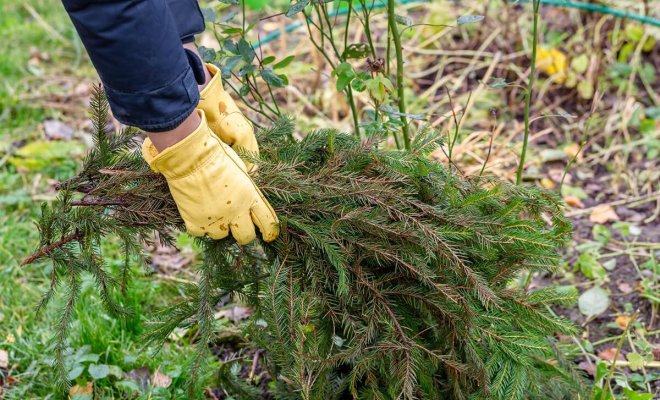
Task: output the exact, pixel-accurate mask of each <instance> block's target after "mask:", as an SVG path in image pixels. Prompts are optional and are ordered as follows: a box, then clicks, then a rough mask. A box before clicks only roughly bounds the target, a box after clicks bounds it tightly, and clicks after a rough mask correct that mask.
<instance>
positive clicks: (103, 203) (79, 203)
mask: <svg viewBox="0 0 660 400" xmlns="http://www.w3.org/2000/svg"><path fill="white" fill-rule="evenodd" d="M71 205H72V206H83V207H84V206H123V205H126V202H125V201H122V200H103V199H93V200H80V201H72V202H71Z"/></svg>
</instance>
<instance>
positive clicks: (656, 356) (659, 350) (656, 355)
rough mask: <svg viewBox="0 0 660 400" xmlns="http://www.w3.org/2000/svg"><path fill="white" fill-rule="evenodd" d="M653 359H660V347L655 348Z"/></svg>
mask: <svg viewBox="0 0 660 400" xmlns="http://www.w3.org/2000/svg"><path fill="white" fill-rule="evenodd" d="M653 359H654V360H656V361H658V360H660V347H654V348H653Z"/></svg>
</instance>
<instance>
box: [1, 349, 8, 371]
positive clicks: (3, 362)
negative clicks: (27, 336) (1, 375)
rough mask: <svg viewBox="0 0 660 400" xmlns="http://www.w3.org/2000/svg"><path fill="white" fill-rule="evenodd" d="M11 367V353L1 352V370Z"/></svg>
mask: <svg viewBox="0 0 660 400" xmlns="http://www.w3.org/2000/svg"><path fill="white" fill-rule="evenodd" d="M8 367H9V353H7V350H0V368H8Z"/></svg>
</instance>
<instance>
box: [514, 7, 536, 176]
mask: <svg viewBox="0 0 660 400" xmlns="http://www.w3.org/2000/svg"><path fill="white" fill-rule="evenodd" d="M533 8H534V28H533V31H532V60H531V66H530V72H529V81H528V83H527V91H526V92H525V115H524V118H525V133H524V135H523V147H522V150H521V152H520V161H519V163H518V172H517V173H516V185H520V184H521V183H522V174H523V168H524V166H525V156H526V154H527V143H528V142H529V113H530V108H531V104H532V89H533V88H534V79H535V75H536V50H537V48H538V28H539V9H540V8H541V0H534V3H533Z"/></svg>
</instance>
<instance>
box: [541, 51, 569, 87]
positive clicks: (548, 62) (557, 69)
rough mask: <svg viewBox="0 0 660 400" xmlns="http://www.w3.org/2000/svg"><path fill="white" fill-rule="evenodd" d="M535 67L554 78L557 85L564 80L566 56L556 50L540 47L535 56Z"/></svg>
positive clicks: (566, 65)
mask: <svg viewBox="0 0 660 400" xmlns="http://www.w3.org/2000/svg"><path fill="white" fill-rule="evenodd" d="M536 66H537V68H539V69H540V70H541V71H543V72H545V73H546V74H547V75H549V76H552V77H554V78H555V81H556V82H557V83H563V82H564V81H565V80H566V70H567V69H568V62H567V60H566V55H565V54H564V53H562V52H561V51H560V50H558V49H548V48H546V47H540V48H539V49H538V51H537V54H536Z"/></svg>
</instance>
